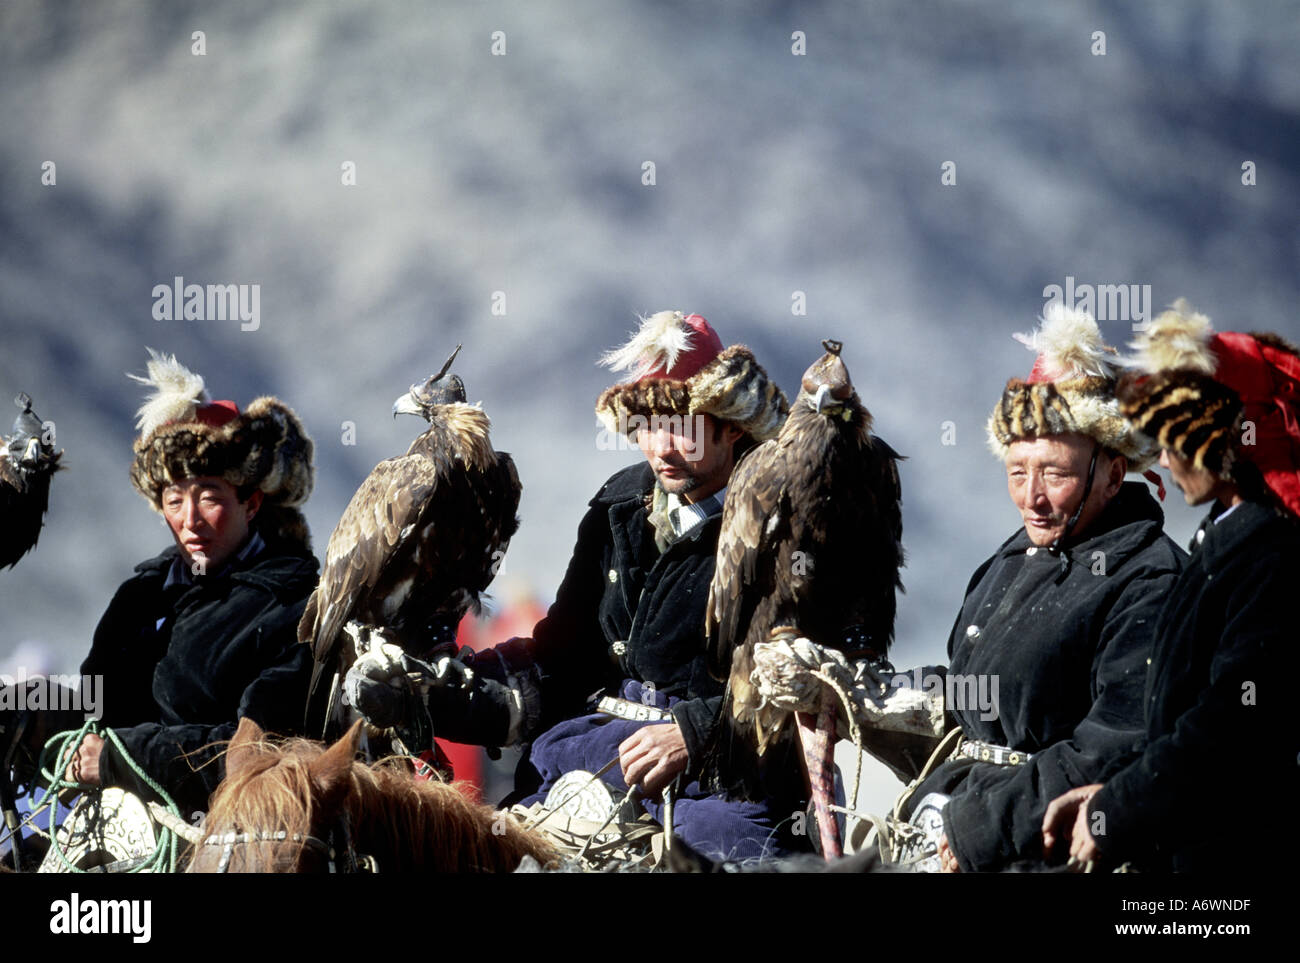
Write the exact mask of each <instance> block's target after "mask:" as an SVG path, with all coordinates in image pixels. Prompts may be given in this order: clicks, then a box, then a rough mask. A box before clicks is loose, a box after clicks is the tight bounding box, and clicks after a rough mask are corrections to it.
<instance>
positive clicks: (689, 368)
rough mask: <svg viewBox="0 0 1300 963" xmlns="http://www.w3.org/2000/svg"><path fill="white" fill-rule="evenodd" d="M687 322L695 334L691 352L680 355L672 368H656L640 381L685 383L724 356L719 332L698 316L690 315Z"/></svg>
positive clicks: (639, 379)
mask: <svg viewBox="0 0 1300 963" xmlns="http://www.w3.org/2000/svg"><path fill="white" fill-rule="evenodd" d="M685 321H686V324H687V325H688V326H689V327H690V328H691V330H692V331H693V332H694V334H693V336H692V337H691V348H690V350H689V351H685V352H683V353H681V354H679V355H678V356H677V363H676V364H675V365H673V366H672V367H671V368H664V367H662V366H660V367H656V368H654V369H653V370H651V371H648V372H646V373H645V374H644V375H642V376H641V377H640V378H638V379H637V380H638V381H645V380H647V379H649V378H668V379H670V380H672V381H685V380H686V379H687V378H689V377H691V376H692V375H694V374H698V373H699V371H700V369H701V368H703V367H704V366H705V365H706V364H708V363H709V362H710V361H712V360H713V359H714V358H716V357H717V356H718V355H720V354H722V339H721V338H719V337H718V332H716V331H714V330H713V326H712V325H710V324H709V322H707V321H705V320H704V319H703V318H702V317H700V316H699V315H698V314H688V315H687V316H686V319H685Z"/></svg>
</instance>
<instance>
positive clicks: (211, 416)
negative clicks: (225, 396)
mask: <svg viewBox="0 0 1300 963" xmlns="http://www.w3.org/2000/svg"><path fill="white" fill-rule="evenodd" d="M194 417H195V419H196V420H198V421H201V422H202V423H203V424H205V425H208V426H209V427H212V428H220V427H221V426H222V425H224V424H227V423H228V422H231V421H234V420H235V419H236V418H238V417H239V405H237V404H235V403H234V402H233V401H211V402H208V403H207V404H206V405H199V410H198V411H196V412H195V414H194Z"/></svg>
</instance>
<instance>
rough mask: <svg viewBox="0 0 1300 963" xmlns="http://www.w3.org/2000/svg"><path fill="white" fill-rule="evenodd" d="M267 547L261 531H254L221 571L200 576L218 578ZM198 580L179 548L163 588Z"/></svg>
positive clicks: (169, 567) (250, 559)
mask: <svg viewBox="0 0 1300 963" xmlns="http://www.w3.org/2000/svg"><path fill="white" fill-rule="evenodd" d="M265 549H266V542H265V541H264V540H263V539H262V535H261V533H260V532H257V531H254V532H253V534H252V535H250V536H249V537H248V539H247V540H246V541H245V542H244V546H243V548H241V549H240V550H239V551H238V552H236V553H235V557H234V558H233V559H232V560H231V561H230V562H229V563H228V564H226V565H225V566H223V567H222V569H221V571H220V572H215V573H210V574H207V573H205V574H204V575H202V576H200V578H218V577H220V576H222V575H226V574H227V573H229V572H230V571H231V570H232V569H235V568H242V567H243V565H244V563H246V562H250V561H252V560H253V559H255V558H257V556H258V555H260V554H261V553H262V552H263V551H264V550H265ZM196 581H197V579H196V578H195V576H194V573H193V568H192V566H191V564H190V563H188V562H186V560H185V555H184V554H183V553H181V552H180V551H179V550H178V551H177V552H176V555H175V557H174V558H173V559H172V563H171V565H170V566H168V568H167V577H166V578H164V579H163V588H164V589H169V588H171V587H172V586H173V585H194V584H195V582H196Z"/></svg>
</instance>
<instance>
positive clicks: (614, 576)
mask: <svg viewBox="0 0 1300 963" xmlns="http://www.w3.org/2000/svg"><path fill="white" fill-rule="evenodd" d="M617 581H618V570H617V569H612V568H611V569H610V570H609V584H610V585H613V584H614V583H616V582H617Z"/></svg>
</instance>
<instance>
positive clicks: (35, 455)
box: [22, 438, 41, 468]
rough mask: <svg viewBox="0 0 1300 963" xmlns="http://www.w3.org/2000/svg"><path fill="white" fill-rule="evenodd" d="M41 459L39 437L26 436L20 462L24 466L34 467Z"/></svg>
mask: <svg viewBox="0 0 1300 963" xmlns="http://www.w3.org/2000/svg"><path fill="white" fill-rule="evenodd" d="M40 461H41V440H40V439H39V438H28V439H27V446H26V447H25V448H24V449H23V458H22V464H23V465H24V466H26V467H30V468H35V467H36V466H37V465H38V464H40Z"/></svg>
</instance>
